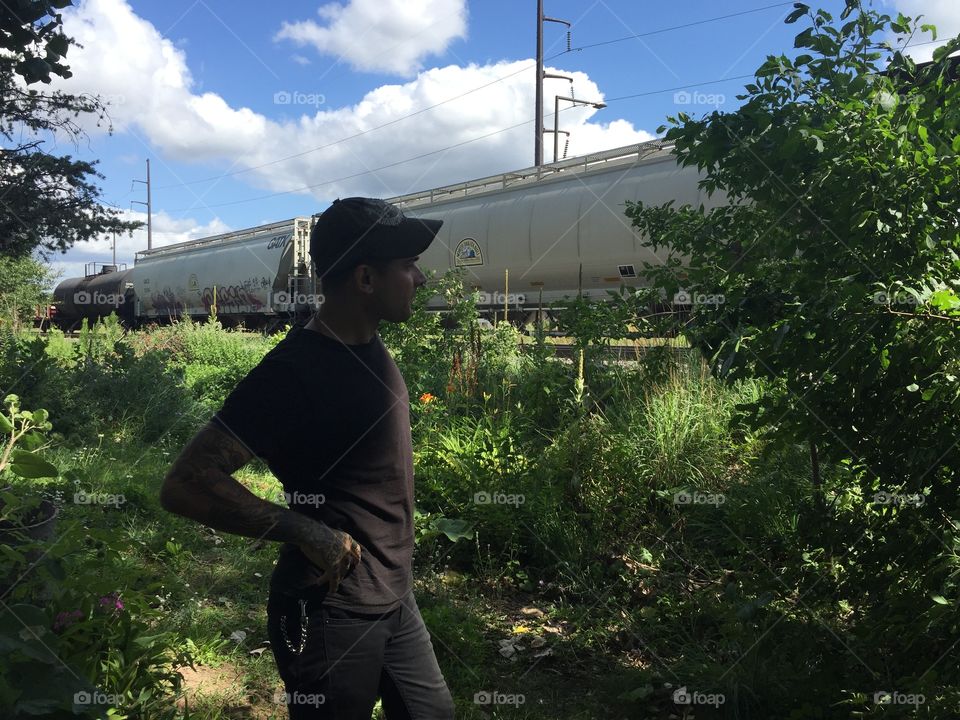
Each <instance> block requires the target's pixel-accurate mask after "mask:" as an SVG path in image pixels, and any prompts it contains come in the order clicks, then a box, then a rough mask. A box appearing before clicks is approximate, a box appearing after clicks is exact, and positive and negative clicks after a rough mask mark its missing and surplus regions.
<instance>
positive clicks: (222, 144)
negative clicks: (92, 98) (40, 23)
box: [57, 0, 266, 160]
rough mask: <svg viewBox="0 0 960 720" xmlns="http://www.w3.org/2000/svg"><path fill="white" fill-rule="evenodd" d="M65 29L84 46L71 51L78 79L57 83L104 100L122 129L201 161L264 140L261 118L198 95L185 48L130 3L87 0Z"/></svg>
mask: <svg viewBox="0 0 960 720" xmlns="http://www.w3.org/2000/svg"><path fill="white" fill-rule="evenodd" d="M64 25H65V28H66V31H67V34H68V35H70V36H72V37H74V38H75V39H76V40H77V41H78V42H79V43H80V44H81V45H83V46H84V47H82V48H72V49H71V50H70V55H69V58H68V62H69V65H70V69H71V70H72V72H73V75H74V77H73V78H71V79H70V80H67V81H62V80H61V81H57V85H58V86H59V87H62V88H64V89H67V90H69V91H70V92H74V93H82V92H88V93H91V94H99V95H101V96H104V97H105V98H106V99H107V100H109V101H110V109H109V112H110V117H111V119H112V121H113V124H114V128H115V129H116V130H117V131H122V130H143V131H147V132H148V133H149V139H150V142H151V143H152V144H153V145H154V146H156V147H157V149H159V150H161V151H163V152H167V153H170V155H171V156H173V157H178V158H184V157H193V158H195V159H196V160H204V159H213V158H220V157H222V156H224V155H226V154H230V153H233V152H235V151H236V148H237V147H241V146H243V144H244V143H249V142H253V141H255V140H256V139H258V138H260V137H261V136H262V135H263V132H264V128H265V124H266V120H265V118H263V116H261V115H258V114H256V113H254V112H252V111H251V110H249V109H247V108H239V109H234V108H231V107H229V106H228V105H227V104H226V103H225V102H224V101H223V99H222V98H220V97H219V96H218V95H216V94H214V93H204V94H202V95H201V94H196V93H195V92H192V91H191V88H193V87H194V85H195V83H194V80H193V77H192V76H191V74H190V70H189V69H188V67H187V61H186V55H185V53H184V51H182V50H180V49H178V48H177V47H176V46H175V45H174V44H173V43H172V42H171V41H170V40H168V39H166V38H164V37H163V36H162V35H161V34H160V33H159V32H158V31H157V30H156V28H154V27H153V25H151V24H150V23H148V22H147V21H146V20H143V19H141V18H140V17H138V16H137V15H136V14H135V13H134V12H133V11H132V10H131V8H130V6H129V5H128V4H127V3H126V2H125V1H124V0H87V1H86V2H84V3H83V4H82V5H81V6H80V7H79V8H77V9H76V10H70V11H65V13H64ZM86 122H87V123H89V122H90V120H89V119H87V121H86ZM88 127H89V126H88ZM89 129H90V130H91V131H92V130H93V128H92V127H89Z"/></svg>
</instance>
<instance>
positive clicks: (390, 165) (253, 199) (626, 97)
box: [169, 73, 755, 213]
mask: <svg viewBox="0 0 960 720" xmlns="http://www.w3.org/2000/svg"><path fill="white" fill-rule="evenodd" d="M752 77H755V75H753V74H752V73H751V74H748V75H737V76H735V77H729V78H723V79H720V80H709V81H707V82H699V83H690V84H689V85H678V86H676V87H671V88H664V89H662V90H650V91H649V92H642V93H636V94H633V95H623V96H621V97H616V98H610V99H609V100H606V101H605V102H607V103H612V102H617V101H619V100H629V99H631V98H637V97H645V96H648V95H657V94H662V93H668V92H675V91H677V90H684V89H688V88H698V87H703V86H705V85H716V84H718V83H723V82H732V81H734V80H742V79H744V78H752ZM573 109H574V108H572V107H569V108H563V109H562V110H561V111H560V112H566V111H567V110H573ZM532 122H533V118H531V119H529V120H524V121H523V122H519V123H516V124H514V125H510V126H508V127H504V128H500V129H499V130H493V131H491V132H488V133H486V134H484V135H480V136H478V137H475V138H470V139H469V140H463V141H461V142H458V143H455V144H453V145H448V146H446V147H442V148H439V149H437V150H431V151H429V152H425V153H421V154H420V155H414V156H413V157H408V158H405V159H403V160H397V161H395V162H392V163H388V164H386V165H381V166H380V167H376V168H370V169H368V170H363V171H361V172H356V173H351V174H350V175H343V176H341V177H338V178H334V179H333V180H325V181H324V182H322V183H316V184H314V185H303V186H300V187H296V188H291V189H289V190H279V191H277V192H274V193H270V194H268V195H258V196H257V197H251V198H244V199H242V200H231V201H229V202H223V203H216V204H213V205H204V206H203V208H208V209H209V208H218V207H227V206H231V205H242V204H244V203H248V202H258V201H260V200H269V199H270V198H275V197H281V196H283V195H292V194H295V193H300V192H303V191H305V190H315V189H317V188H320V187H324V186H326V185H333V184H334V183H338V182H342V181H344V180H352V179H354V178H358V177H363V176H364V175H371V174H373V173H376V172H380V171H381V170H388V169H390V168H394V167H397V166H398V165H405V164H406V163H410V162H414V161H415V160H422V159H423V158H426V157H430V156H431V155H438V154H440V153H445V152H447V151H448V150H453V149H455V148H458V147H463V146H464V145H469V144H471V143H475V142H478V141H480V140H485V139H486V138H489V137H493V136H494V135H500V134H501V133H505V132H509V131H510V130H515V129H516V128H518V127H523V126H524V125H528V124H530V123H532ZM195 209H196V206H193V207H188V208H179V209H177V210H170V211H169V212H171V213H174V212H189V211H190V210H195Z"/></svg>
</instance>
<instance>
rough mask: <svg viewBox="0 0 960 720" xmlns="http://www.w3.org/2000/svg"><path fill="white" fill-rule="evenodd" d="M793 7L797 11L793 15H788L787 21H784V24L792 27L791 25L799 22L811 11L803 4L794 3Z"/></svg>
mask: <svg viewBox="0 0 960 720" xmlns="http://www.w3.org/2000/svg"><path fill="white" fill-rule="evenodd" d="M793 7H795V8H796V10H794V11H793V12H792V13H790V14H789V15H787V19H786V20H784V22H785V23H786V24H787V25H790V24H791V23H795V22H796V21H797V20H799V19H800V18H802V17H803V16H804V15H806V14H807V11H808V10H810V8H809V7H807V6H806V5H804V4H803V3H794V4H793Z"/></svg>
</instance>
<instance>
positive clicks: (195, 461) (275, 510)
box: [160, 423, 360, 591]
mask: <svg viewBox="0 0 960 720" xmlns="http://www.w3.org/2000/svg"><path fill="white" fill-rule="evenodd" d="M252 457H253V455H252V453H251V452H250V451H249V450H248V449H247V448H246V447H244V445H243V444H242V443H240V442H239V441H238V440H237V439H236V438H234V437H232V436H231V435H230V434H228V433H225V432H223V431H222V430H220V429H219V428H218V427H217V426H216V425H214V424H212V423H207V424H206V425H205V426H204V427H203V428H201V429H200V432H198V433H197V434H196V435H195V436H194V437H193V439H192V440H191V441H190V442H189V443H188V444H187V446H186V447H185V448H184V449H183V452H181V453H180V456H179V457H178V458H177V459H176V460H175V461H174V463H173V466H172V467H171V468H170V471H169V472H168V473H167V476H166V477H165V478H164V480H163V487H162V488H161V490H160V504H161V505H162V506H163V508H164V510H167V511H169V512H172V513H175V514H177V515H182V516H184V517H187V518H190V519H191V520H196V521H197V522H200V523H203V524H204V525H209V526H210V527H212V528H214V529H216V530H222V531H223V532H228V533H233V534H236V535H244V536H246V537H252V538H258V539H260V538H262V539H266V540H279V541H281V542H289V543H294V544H296V545H299V546H300V549H301V550H302V551H303V553H304V554H305V555H306V556H307V557H308V558H309V559H310V560H311V561H312V562H313V563H314V564H316V565H317V566H318V567H319V568H320V569H321V570H323V573H324V574H323V575H322V576H321V582H324V581H327V580H329V582H330V589H331V591H334V590H336V588H337V585H339V583H340V580H341V579H342V578H343V576H344V575H345V574H346V573H347V571H348V570H349V569H350V567H351V565H355V564H356V563H357V562H359V561H360V546H359V544H357V542H356V541H355V540H354V539H353V538H352V537H350V535H348V534H347V533H345V532H341V531H340V530H335V529H333V528H330V527H328V526H327V525H324V524H323V523H321V522H318V521H316V520H313V519H311V518H309V517H307V516H306V515H302V514H301V513H297V512H294V511H293V510H290V509H289V508H285V507H283V506H281V505H276V504H274V503H272V502H269V501H267V500H262V499H260V498H258V497H257V496H256V495H254V494H253V493H252V492H250V491H249V490H248V489H247V488H246V487H244V486H243V485H242V484H241V483H240V482H238V481H237V480H236V479H235V478H234V477H233V473H234V472H236V471H237V470H239V469H240V468H242V467H243V466H244V465H246V464H247V463H248V462H249V461H250V460H251V458H252Z"/></svg>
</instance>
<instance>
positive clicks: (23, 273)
mask: <svg viewBox="0 0 960 720" xmlns="http://www.w3.org/2000/svg"><path fill="white" fill-rule="evenodd" d="M53 279H54V277H53V271H52V270H51V269H50V268H49V266H47V265H45V264H43V263H41V262H39V261H37V260H36V259H34V258H32V257H29V256H26V257H0V327H4V328H10V329H12V330H13V331H14V332H16V331H17V330H18V329H19V328H20V326H21V325H23V324H29V323H30V322H32V319H33V315H34V308H35V307H36V306H37V305H44V304H46V302H47V291H46V290H45V287H46V286H48V285H49V283H50V281H51V280H53Z"/></svg>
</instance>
